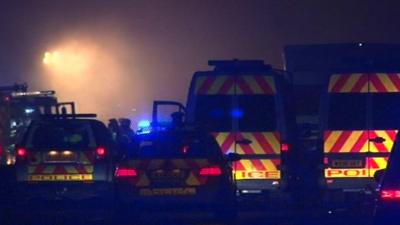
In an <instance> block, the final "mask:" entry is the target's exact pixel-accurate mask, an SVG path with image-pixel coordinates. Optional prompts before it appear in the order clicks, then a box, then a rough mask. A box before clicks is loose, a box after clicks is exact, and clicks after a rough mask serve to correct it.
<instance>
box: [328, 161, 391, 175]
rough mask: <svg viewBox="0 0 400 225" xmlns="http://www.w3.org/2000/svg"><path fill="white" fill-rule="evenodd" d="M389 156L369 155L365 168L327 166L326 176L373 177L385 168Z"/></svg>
mask: <svg viewBox="0 0 400 225" xmlns="http://www.w3.org/2000/svg"><path fill="white" fill-rule="evenodd" d="M388 159H389V158H388V157H368V158H366V160H367V161H366V162H367V163H366V165H365V168H327V169H325V177H326V178H368V177H369V178H372V177H374V175H375V173H376V171H378V170H381V169H385V168H386V166H387V163H388Z"/></svg>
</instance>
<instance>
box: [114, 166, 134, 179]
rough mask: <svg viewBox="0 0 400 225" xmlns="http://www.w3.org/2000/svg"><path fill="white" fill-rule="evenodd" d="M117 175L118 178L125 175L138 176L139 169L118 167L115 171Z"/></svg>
mask: <svg viewBox="0 0 400 225" xmlns="http://www.w3.org/2000/svg"><path fill="white" fill-rule="evenodd" d="M115 176H116V177H118V178H123V177H136V176H137V171H136V170H135V169H133V168H123V167H122V168H120V167H118V168H117V170H116V171H115Z"/></svg>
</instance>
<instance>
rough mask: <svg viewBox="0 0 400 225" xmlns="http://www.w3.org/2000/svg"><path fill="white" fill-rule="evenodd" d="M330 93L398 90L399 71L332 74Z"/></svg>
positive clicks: (399, 81)
mask: <svg viewBox="0 0 400 225" xmlns="http://www.w3.org/2000/svg"><path fill="white" fill-rule="evenodd" d="M328 92H331V93H367V92H370V93H388V92H400V74H399V73H369V74H367V73H353V74H334V75H332V76H331V77H330V80H329V87H328Z"/></svg>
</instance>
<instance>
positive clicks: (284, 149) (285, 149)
mask: <svg viewBox="0 0 400 225" xmlns="http://www.w3.org/2000/svg"><path fill="white" fill-rule="evenodd" d="M281 150H282V152H288V151H289V145H288V144H287V143H282V144H281Z"/></svg>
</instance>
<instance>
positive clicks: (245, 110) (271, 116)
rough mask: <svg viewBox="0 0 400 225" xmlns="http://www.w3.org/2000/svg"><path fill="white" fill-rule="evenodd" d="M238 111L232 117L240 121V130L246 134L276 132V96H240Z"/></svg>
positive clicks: (233, 112) (235, 110) (234, 111)
mask: <svg viewBox="0 0 400 225" xmlns="http://www.w3.org/2000/svg"><path fill="white" fill-rule="evenodd" d="M237 98H238V105H239V107H238V108H237V109H234V110H233V111H232V116H233V117H237V119H238V120H239V130H240V131H244V132H257V131H275V130H276V121H277V118H276V104H275V95H238V96H237Z"/></svg>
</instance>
